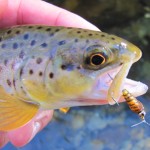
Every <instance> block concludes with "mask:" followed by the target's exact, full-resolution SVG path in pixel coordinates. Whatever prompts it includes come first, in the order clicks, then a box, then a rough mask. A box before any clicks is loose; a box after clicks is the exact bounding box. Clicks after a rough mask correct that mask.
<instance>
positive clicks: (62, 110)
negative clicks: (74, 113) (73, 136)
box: [59, 107, 70, 114]
mask: <svg viewBox="0 0 150 150" xmlns="http://www.w3.org/2000/svg"><path fill="white" fill-rule="evenodd" d="M69 109H70V108H69V107H65V108H60V109H59V110H60V112H62V113H64V114H66V113H67V112H68V111H69Z"/></svg>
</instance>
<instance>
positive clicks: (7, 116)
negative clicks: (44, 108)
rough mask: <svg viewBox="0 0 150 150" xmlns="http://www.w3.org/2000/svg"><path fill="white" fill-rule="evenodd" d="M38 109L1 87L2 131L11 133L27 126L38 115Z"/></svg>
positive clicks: (0, 117) (0, 115)
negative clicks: (10, 131)
mask: <svg viewBox="0 0 150 150" xmlns="http://www.w3.org/2000/svg"><path fill="white" fill-rule="evenodd" d="M38 108H39V106H38V105H35V104H32V103H27V102H24V101H23V100H22V99H21V98H19V97H17V96H16V95H10V94H8V93H6V92H5V90H4V89H3V88H2V87H0V130H1V131H9V130H13V129H16V128H18V127H20V126H22V125H24V124H26V123H27V122H28V121H30V120H31V119H32V118H33V117H34V116H35V115H36V113H37V111H38Z"/></svg>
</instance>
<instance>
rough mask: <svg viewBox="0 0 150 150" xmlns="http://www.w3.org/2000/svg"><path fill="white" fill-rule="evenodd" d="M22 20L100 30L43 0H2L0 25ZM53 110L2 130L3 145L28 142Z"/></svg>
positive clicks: (11, 24) (47, 120)
mask: <svg viewBox="0 0 150 150" xmlns="http://www.w3.org/2000/svg"><path fill="white" fill-rule="evenodd" d="M21 24H46V25H50V26H70V27H80V28H86V29H92V30H99V29H98V28H97V27H95V26H94V25H92V24H91V23H89V22H87V21H86V20H84V19H83V18H81V17H80V16H78V15H76V14H73V13H71V12H69V11H67V10H64V9H62V8H59V7H56V6H54V5H52V4H48V3H46V2H44V1H41V0H0V28H3V27H9V26H14V25H21ZM52 115H53V111H51V110H49V111H41V112H39V113H38V114H37V115H36V116H35V117H34V118H33V119H32V120H31V121H30V122H29V123H27V124H26V125H24V126H23V127H20V128H18V129H16V130H13V131H9V132H0V147H3V146H4V145H5V144H7V143H8V142H9V141H10V142H11V143H12V144H13V145H15V146H24V145H25V144H27V143H28V142H29V141H30V140H31V139H32V138H33V137H34V136H35V135H36V134H37V133H38V132H39V131H40V130H41V129H42V128H44V127H45V126H46V125H47V123H48V122H49V121H50V120H51V118H52Z"/></svg>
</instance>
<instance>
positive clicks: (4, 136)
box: [0, 132, 9, 148]
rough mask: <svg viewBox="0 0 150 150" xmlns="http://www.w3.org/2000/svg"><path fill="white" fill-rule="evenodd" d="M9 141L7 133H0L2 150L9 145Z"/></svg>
mask: <svg viewBox="0 0 150 150" xmlns="http://www.w3.org/2000/svg"><path fill="white" fill-rule="evenodd" d="M8 141H9V139H8V137H7V133H6V132H0V148H2V147H3V146H5V145H6V144H7V143H8Z"/></svg>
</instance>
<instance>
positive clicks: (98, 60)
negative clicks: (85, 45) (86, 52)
mask: <svg viewBox="0 0 150 150" xmlns="http://www.w3.org/2000/svg"><path fill="white" fill-rule="evenodd" d="M105 61H106V59H105V57H104V56H103V55H102V54H101V53H96V54H92V55H91V56H90V63H91V65H93V66H99V65H102V64H104V63H105Z"/></svg>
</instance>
